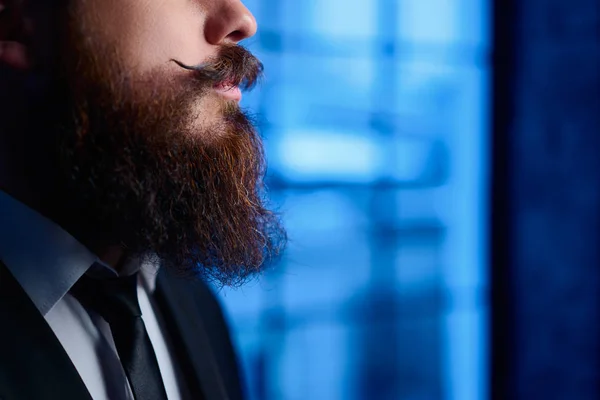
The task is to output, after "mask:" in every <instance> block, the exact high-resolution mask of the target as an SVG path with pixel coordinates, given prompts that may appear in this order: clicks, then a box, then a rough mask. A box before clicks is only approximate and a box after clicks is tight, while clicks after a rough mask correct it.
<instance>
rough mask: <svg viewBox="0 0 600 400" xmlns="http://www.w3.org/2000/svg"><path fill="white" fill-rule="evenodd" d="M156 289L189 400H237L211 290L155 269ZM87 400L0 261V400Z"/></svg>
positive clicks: (239, 393) (232, 363)
mask: <svg viewBox="0 0 600 400" xmlns="http://www.w3.org/2000/svg"><path fill="white" fill-rule="evenodd" d="M156 285H157V286H156V292H155V300H156V302H157V304H158V305H159V309H160V313H161V316H162V318H163V319H164V321H165V323H166V325H167V334H168V335H169V337H170V338H171V342H172V343H173V347H174V349H173V351H174V353H175V360H176V363H177V365H178V369H179V371H181V372H182V373H183V378H184V381H185V385H186V387H187V388H188V389H189V392H190V393H191V394H192V398H193V399H198V400H224V399H227V400H241V399H243V397H244V396H243V390H242V385H241V379H240V373H239V368H238V363H237V359H236V356H235V353H234V350H233V346H232V343H231V340H230V336H229V332H228V329H227V325H226V323H225V320H224V318H223V314H222V312H221V308H220V306H219V303H218V301H217V299H216V298H215V296H214V294H213V293H212V292H211V290H210V289H209V288H208V287H207V286H206V285H205V284H204V283H202V282H200V281H198V282H190V281H188V280H184V279H180V278H176V277H174V276H171V275H170V274H168V273H166V272H165V271H162V270H161V271H160V272H159V275H158V277H157V282H156ZM91 398H92V397H91V396H90V394H89V392H88V391H87V389H86V387H85V385H84V383H83V381H82V380H81V378H80V376H79V374H78V373H77V370H76V369H75V367H74V365H73V363H72V362H71V360H70V358H69V356H68V355H67V353H66V352H65V350H64V349H63V347H62V345H61V344H60V342H59V340H58V339H57V338H56V336H55V335H54V333H53V332H52V329H51V328H50V326H49V325H48V324H47V323H46V320H45V319H44V317H43V316H42V315H41V314H40V312H39V311H38V309H37V308H36V307H35V305H34V304H33V302H32V301H31V300H30V299H29V297H28V296H27V294H26V293H25V292H24V291H23V289H22V288H21V286H20V285H19V283H18V282H17V281H16V280H15V279H14V277H13V276H12V274H11V273H10V271H9V270H8V269H7V268H6V266H5V265H4V264H2V262H0V400H17V399H18V400H90V399H91ZM141 400H143V399H141Z"/></svg>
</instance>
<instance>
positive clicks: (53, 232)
mask: <svg viewBox="0 0 600 400" xmlns="http://www.w3.org/2000/svg"><path fill="white" fill-rule="evenodd" d="M0 260H2V261H3V262H4V264H6V266H7V268H8V269H9V270H10V272H11V273H12V274H13V276H14V277H15V278H16V280H17V281H18V282H19V284H20V285H21V286H22V287H23V289H24V290H25V292H26V293H27V295H28V296H29V297H30V299H31V300H32V301H33V303H34V304H35V306H36V307H37V309H38V310H39V311H40V313H41V314H42V315H43V316H44V318H45V319H46V322H48V325H50V327H51V328H52V330H53V331H54V333H55V335H56V337H57V338H58V340H59V341H60V343H61V344H62V346H63V347H64V349H65V351H66V352H67V354H68V355H69V357H70V358H71V361H72V362H73V364H74V365H75V368H76V369H77V371H78V372H79V375H80V376H81V378H82V380H83V382H84V383H85V385H86V387H87V389H88V391H89V392H90V394H91V395H92V397H93V398H94V399H95V400H104V399H110V400H133V394H132V391H131V388H130V386H129V382H128V380H127V377H126V375H125V372H124V370H123V367H122V366H121V362H120V361H119V358H118V355H117V352H116V348H115V344H114V341H113V339H112V334H111V331H110V327H109V325H108V324H107V323H106V322H105V321H104V320H103V319H102V317H100V316H99V315H98V314H96V313H95V312H93V311H91V310H86V309H85V308H84V307H83V306H82V305H81V303H79V301H77V299H75V297H73V296H72V295H71V294H69V293H68V292H69V290H70V289H71V287H72V286H73V285H74V284H75V283H76V282H77V281H78V280H79V278H80V277H81V276H82V275H83V274H84V273H86V272H87V271H88V269H90V267H91V266H92V265H93V264H95V263H96V265H102V266H104V269H105V271H104V272H109V273H111V274H113V275H117V273H116V271H115V270H113V269H112V268H110V267H109V266H107V265H106V264H103V263H102V262H101V261H100V260H99V259H98V257H97V256H96V255H94V254H93V253H92V252H91V251H90V250H88V249H87V248H86V247H85V246H84V245H82V244H81V243H79V242H78V241H77V240H76V239H75V238H73V237H72V236H71V235H70V234H68V233H67V232H66V231H65V230H64V229H62V228H61V227H59V226H58V225H57V224H55V223H54V222H52V221H50V220H49V219H47V218H45V217H43V216H42V215H41V214H39V213H37V212H36V211H34V210H32V209H31V208H29V207H27V206H26V205H24V204H23V203H21V202H19V201H17V200H15V199H14V198H13V197H11V196H9V195H7V194H6V193H4V192H3V191H0ZM101 268H102V267H101ZM126 269H127V270H129V271H131V272H134V271H137V270H139V271H140V274H139V281H138V299H139V303H140V308H141V310H142V318H143V320H144V323H145V325H146V330H147V331H148V336H149V337H150V341H151V342H152V346H153V347H154V351H155V353H156V358H157V361H158V365H159V369H160V373H161V375H162V378H163V382H164V385H165V389H166V392H167V396H168V398H169V399H170V400H180V399H182V397H183V396H182V388H181V383H180V381H178V379H177V376H178V375H177V373H176V369H175V364H174V360H173V359H172V357H171V353H170V352H169V347H168V343H167V338H166V337H165V334H164V330H162V329H161V325H162V322H161V321H160V320H159V315H158V314H157V312H156V311H155V310H156V306H155V305H154V303H153V301H152V298H151V296H150V295H151V294H152V293H153V292H154V289H155V283H156V274H157V272H158V264H157V263H154V262H151V261H147V262H145V263H143V264H142V263H140V262H133V263H131V264H130V265H128V266H127V268H126Z"/></svg>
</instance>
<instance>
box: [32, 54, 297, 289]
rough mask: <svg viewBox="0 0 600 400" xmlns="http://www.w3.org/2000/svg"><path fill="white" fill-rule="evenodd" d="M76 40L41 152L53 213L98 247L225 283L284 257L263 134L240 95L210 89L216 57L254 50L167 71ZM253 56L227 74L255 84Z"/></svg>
mask: <svg viewBox="0 0 600 400" xmlns="http://www.w3.org/2000/svg"><path fill="white" fill-rule="evenodd" d="M77 50H78V51H77V52H70V53H69V54H70V55H73V54H77V57H78V59H77V62H71V63H69V64H68V66H69V68H65V69H64V70H63V72H62V73H61V75H60V76H62V78H59V79H57V80H56V82H59V84H58V85H56V87H55V90H52V91H51V92H49V93H50V94H51V95H52V96H50V97H51V98H52V99H51V100H52V101H53V103H52V104H54V106H50V107H49V106H47V105H46V108H45V109H44V111H43V112H42V114H46V115H47V117H48V118H47V119H44V118H41V120H43V121H45V123H46V126H45V127H43V128H41V129H43V130H44V132H43V136H44V137H43V139H42V140H41V142H40V143H39V144H40V145H45V146H46V147H45V149H44V150H43V151H36V152H34V155H36V157H35V158H36V159H37V161H38V162H37V163H35V164H33V165H32V168H31V171H32V175H33V177H34V178H35V179H36V181H37V183H38V187H39V193H40V195H41V196H43V197H45V207H46V210H44V211H45V212H46V214H48V215H49V216H50V217H51V218H53V219H54V220H56V221H57V222H59V223H60V224H61V225H62V226H63V227H65V228H66V229H67V230H68V231H70V232H71V233H72V234H74V235H75V236H76V237H77V238H78V239H80V240H81V241H82V242H83V243H85V244H88V245H89V246H90V247H92V248H94V247H99V246H120V247H121V248H122V249H124V250H125V251H126V253H127V254H128V255H130V256H132V257H133V256H136V257H139V256H144V255H152V256H158V258H159V259H160V260H161V262H162V264H163V266H165V267H169V268H171V269H173V270H175V271H176V272H178V273H180V274H183V275H198V274H201V275H204V276H206V277H209V278H214V279H217V280H218V281H220V282H221V283H223V284H227V285H232V284H238V283H241V282H243V281H244V280H245V279H246V278H247V277H248V276H250V275H252V274H253V273H255V272H258V271H260V270H261V269H262V267H263V266H264V265H266V263H267V262H269V261H271V260H273V259H275V258H277V257H278V255H279V254H280V253H281V251H282V249H283V247H284V245H285V242H286V236H285V231H284V229H283V228H282V226H281V224H280V222H279V219H278V217H277V215H275V214H274V213H272V212H271V211H269V210H268V208H267V203H266V198H265V191H264V186H263V176H264V173H265V161H264V154H263V147H262V141H261V139H260V136H259V135H258V133H257V131H256V130H255V128H254V126H253V124H252V123H251V121H250V119H249V118H248V117H247V116H246V115H245V114H244V113H243V112H242V110H240V108H239V107H238V106H237V104H235V103H228V102H225V101H219V100H218V99H216V98H213V97H210V95H209V93H210V88H211V87H212V85H213V84H214V82H213V80H212V78H211V76H218V77H219V79H222V77H223V76H227V72H223V71H216V72H219V73H215V68H217V69H218V68H223V65H224V64H223V63H222V62H221V63H219V60H222V59H226V60H229V65H230V67H231V66H232V65H239V63H237V62H236V60H237V59H239V58H240V57H249V53H247V52H245V50H243V49H240V48H238V47H225V48H223V53H226V54H224V55H223V54H221V55H220V57H218V58H217V59H216V60H214V62H212V63H210V67H211V68H209V69H207V71H209V73H208V74H204V75H203V74H202V73H201V72H202V70H201V68H199V69H198V70H197V71H196V72H194V73H193V74H185V76H182V77H179V78H172V77H170V78H167V77H164V78H161V76H162V75H161V72H160V71H156V72H155V73H153V74H149V75H146V76H144V77H134V76H130V75H127V74H126V73H124V69H123V68H122V67H119V63H118V62H115V57H112V56H111V55H109V54H105V53H104V52H102V51H95V52H92V51H90V49H89V48H87V47H85V48H83V49H82V48H79V49H77ZM108 60H111V61H112V63H111V61H108ZM232 60H233V61H232ZM238 61H241V60H238ZM246 65H250V67H249V68H250V70H248V71H245V73H244V71H241V70H239V68H238V69H236V70H235V71H233V72H234V73H233V74H230V75H229V78H228V82H234V83H239V84H243V85H244V86H251V85H252V84H253V83H254V80H255V79H256V78H257V76H258V73H259V72H260V71H258V70H257V68H258V64H254V66H252V63H250V64H248V63H246ZM215 66H216V67H215ZM219 66H220V67H219ZM213 96H214V95H213ZM46 100H49V99H46ZM198 102H201V103H202V104H205V103H206V104H208V105H210V106H212V107H213V108H212V109H211V110H198ZM215 107H216V108H215ZM208 111H211V113H210V115H216V118H210V117H209V116H207V114H209V113H208ZM203 120H206V121H210V122H206V121H205V122H204V123H202V124H200V123H199V121H203ZM36 126H37V128H38V129H40V127H39V124H36Z"/></svg>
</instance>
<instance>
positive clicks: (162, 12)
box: [94, 0, 213, 73]
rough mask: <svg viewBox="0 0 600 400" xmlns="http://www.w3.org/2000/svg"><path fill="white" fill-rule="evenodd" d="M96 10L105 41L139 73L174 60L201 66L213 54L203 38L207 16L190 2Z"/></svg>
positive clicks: (144, 2)
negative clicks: (200, 63)
mask: <svg viewBox="0 0 600 400" xmlns="http://www.w3.org/2000/svg"><path fill="white" fill-rule="evenodd" d="M95 8H96V10H95V17H94V19H95V22H94V24H96V26H97V27H102V29H97V32H98V33H99V34H100V35H101V40H103V41H104V42H105V43H112V45H113V46H114V47H115V48H116V49H118V52H119V54H120V55H121V56H122V58H123V60H122V61H123V62H124V64H125V65H126V66H127V67H128V68H132V69H134V70H136V71H137V72H141V73H143V72H147V71H149V70H152V69H154V68H156V67H161V66H165V65H168V64H170V61H169V60H171V59H178V60H180V61H182V62H186V63H188V64H192V65H193V64H197V63H199V62H201V61H203V60H204V59H206V58H207V57H208V56H210V53H211V51H213V50H212V49H211V46H210V45H209V44H208V43H207V42H206V40H205V39H204V36H203V25H204V20H205V17H204V14H203V13H202V12H201V10H200V9H199V8H198V7H196V6H194V4H193V2H190V1H189V0H169V1H166V0H102V1H97V2H96V7H95Z"/></svg>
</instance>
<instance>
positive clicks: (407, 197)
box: [219, 0, 490, 400]
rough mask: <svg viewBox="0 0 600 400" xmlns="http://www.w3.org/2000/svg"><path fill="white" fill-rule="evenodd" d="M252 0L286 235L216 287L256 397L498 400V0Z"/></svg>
mask: <svg viewBox="0 0 600 400" xmlns="http://www.w3.org/2000/svg"><path fill="white" fill-rule="evenodd" d="M244 3H245V4H246V5H247V7H248V8H249V9H250V10H251V11H252V12H253V13H254V15H255V16H256V18H257V20H258V23H259V33H258V34H257V36H255V37H254V38H252V39H250V40H248V41H247V42H246V43H245V45H246V46H248V47H249V48H250V49H251V50H252V51H253V52H254V53H255V54H256V55H257V56H258V57H259V58H261V60H262V61H263V62H264V64H265V68H266V78H265V80H264V82H263V84H262V85H261V87H259V88H258V89H256V90H255V91H253V92H252V93H249V94H246V95H245V98H244V100H243V105H244V107H246V108H248V109H249V110H250V111H251V112H252V113H255V114H256V118H257V121H258V123H259V126H260V129H261V132H262V133H263V135H264V137H265V144H266V148H267V154H268V159H269V177H268V185H269V188H270V194H271V198H272V199H273V203H274V204H275V205H276V207H277V209H279V210H280V211H281V212H282V215H283V219H284V223H285V225H286V226H287V228H288V231H289V236H290V244H289V248H288V251H287V253H286V255H285V257H284V259H283V260H282V262H281V263H279V264H278V265H276V266H274V267H273V268H271V269H270V270H269V271H267V272H266V273H265V274H264V275H263V276H261V277H260V278H258V279H257V280H254V281H252V282H250V283H249V284H247V285H245V286H243V287H242V288H239V289H228V288H225V289H220V290H219V294H220V296H221V298H222V300H223V303H224V305H225V307H226V312H227V313H228V316H229V318H230V321H231V324H232V328H233V330H234V339H235V341H236V345H237V346H238V348H239V350H240V355H241V359H242V362H243V367H244V370H245V374H246V378H247V381H248V386H249V391H250V394H251V398H252V399H255V400H258V399H260V400H263V399H265V400H271V399H277V400H279V399H281V400H284V399H285V400H295V399H298V400H300V399H303V400H304V399H311V400H321V399H322V400H335V399H344V400H346V399H347V400H363V399H364V400H378V399H390V400H391V399H393V400H399V399H402V400H404V399H407V400H428V399H449V400H450V399H456V400H478V399H483V398H485V397H486V393H487V390H488V381H487V380H488V370H487V368H488V364H487V363H488V353H489V351H488V343H487V336H488V335H487V327H488V315H489V313H488V304H487V301H486V298H487V294H486V291H487V290H488V276H487V275H488V274H487V266H486V265H487V264H486V257H487V255H488V254H487V247H486V246H487V237H486V235H487V227H486V226H485V224H486V215H487V209H486V208H487V204H488V201H487V198H486V193H487V191H488V187H487V185H488V175H489V167H488V164H489V161H488V154H489V151H488V142H489V136H490V133H489V132H488V129H487V127H488V118H489V99H488V97H489V69H490V68H489V65H488V59H489V58H488V53H489V36H490V34H489V25H490V23H489V5H488V1H487V0H350V1H348V0H319V1H317V0H247V1H245V2H244Z"/></svg>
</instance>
